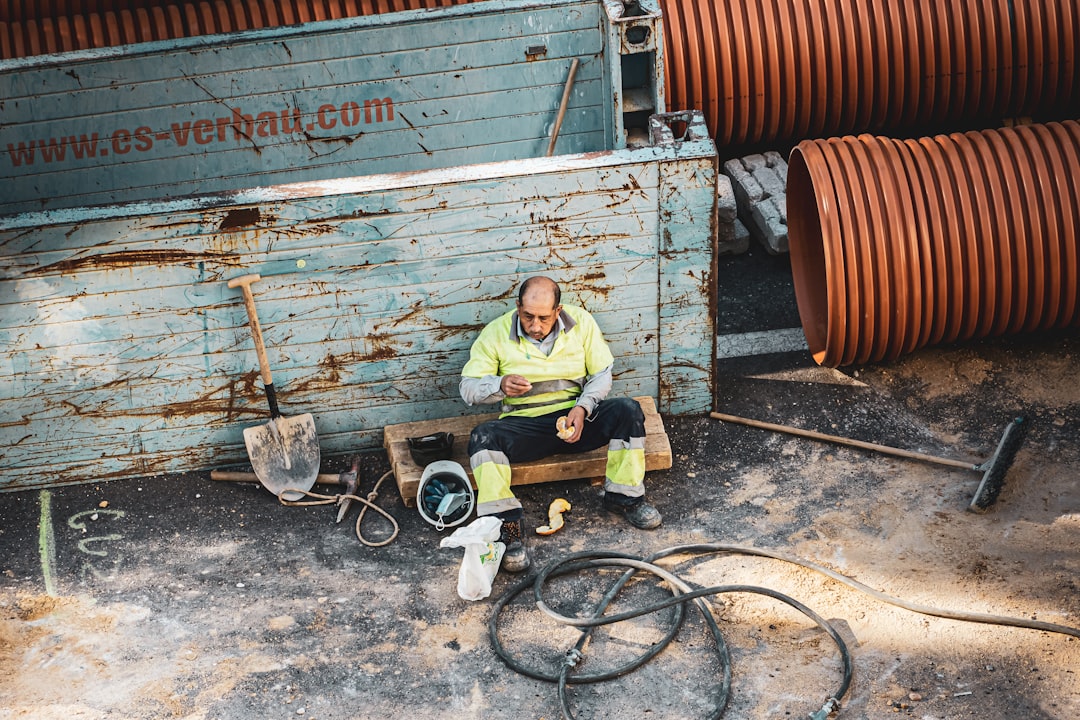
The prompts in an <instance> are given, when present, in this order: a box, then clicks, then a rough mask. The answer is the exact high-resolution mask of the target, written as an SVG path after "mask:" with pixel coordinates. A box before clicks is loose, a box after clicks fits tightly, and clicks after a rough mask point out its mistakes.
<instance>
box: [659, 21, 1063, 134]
mask: <svg viewBox="0 0 1080 720" xmlns="http://www.w3.org/2000/svg"><path fill="white" fill-rule="evenodd" d="M660 4H661V8H662V10H663V14H664V16H665V22H666V33H665V55H664V59H665V68H666V74H667V97H668V103H669V105H670V106H671V107H678V108H687V109H698V110H701V111H702V112H703V113H704V115H705V119H706V122H707V123H708V125H709V127H710V129H711V130H712V132H713V136H714V139H715V140H716V142H717V145H719V146H721V147H726V146H729V145H735V146H739V145H760V144H765V143H779V142H784V141H793V142H794V141H798V140H801V139H804V138H813V137H825V136H831V135H844V134H850V133H858V132H874V133H878V132H884V131H889V130H902V131H905V132H906V131H908V130H909V129H910V128H913V127H914V128H923V131H922V134H925V132H927V131H929V132H933V131H934V129H938V130H946V129H954V128H955V129H963V128H971V127H986V126H987V125H988V124H996V123H995V121H997V122H1000V120H1001V119H1003V118H1014V117H1030V116H1035V117H1039V116H1041V115H1044V114H1047V115H1049V116H1050V117H1047V118H1044V119H1058V118H1060V117H1061V115H1060V114H1058V111H1060V110H1061V109H1064V108H1075V107H1076V105H1077V104H1078V103H1080V87H1078V86H1080V82H1078V79H1077V74H1076V73H1077V64H1078V54H1080V40H1078V38H1080V8H1078V6H1077V3H1076V2H1075V0H882V1H880V2H867V1H866V0H811V1H810V2H807V1H806V0H723V2H718V1H717V0H660ZM1072 116H1074V114H1073V113H1066V115H1065V117H1072Z"/></svg>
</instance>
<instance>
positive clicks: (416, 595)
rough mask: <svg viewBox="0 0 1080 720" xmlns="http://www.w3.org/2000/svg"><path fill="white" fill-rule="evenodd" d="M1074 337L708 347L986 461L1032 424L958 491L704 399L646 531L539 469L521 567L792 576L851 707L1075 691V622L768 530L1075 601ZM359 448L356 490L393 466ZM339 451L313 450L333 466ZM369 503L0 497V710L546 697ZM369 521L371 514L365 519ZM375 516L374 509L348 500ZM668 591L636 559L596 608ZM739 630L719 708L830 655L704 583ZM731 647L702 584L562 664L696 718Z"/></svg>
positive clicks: (990, 703)
mask: <svg viewBox="0 0 1080 720" xmlns="http://www.w3.org/2000/svg"><path fill="white" fill-rule="evenodd" d="M1078 377H1080V349H1078V346H1077V340H1076V338H1074V337H1072V336H1071V335H1069V334H1053V335H1049V336H1037V337H1035V336H1027V337H1023V338H1013V339H1002V340H997V341H994V342H986V343H980V344H976V345H967V346H961V347H951V348H938V349H928V350H923V351H920V352H919V353H916V354H914V355H911V356H908V357H905V358H901V359H900V360H898V361H896V362H893V363H890V364H887V365H879V366H871V367H862V368H845V369H843V370H840V371H834V370H826V369H822V368H818V367H816V366H814V365H813V363H812V362H811V361H810V360H809V358H808V357H806V356H805V353H787V354H783V355H772V356H759V357H756V358H744V359H740V360H729V361H724V362H722V363H721V367H720V382H719V383H718V392H717V410H721V411H723V412H728V413H731V414H736V415H743V416H751V417H755V418H758V419H761V420H767V421H772V422H777V423H784V424H792V425H798V426H802V427H808V428H813V429H816V430H819V431H823V432H832V433H837V434H840V435H846V436H849V437H858V438H859V439H861V440H866V441H871V442H879V443H886V444H890V445H895V446H899V447H905V448H908V449H912V450H917V451H921V452H925V453H931V454H935V455H945V456H950V457H960V458H971V459H973V460H975V461H981V460H982V459H984V458H985V457H987V456H988V455H989V454H990V453H991V452H992V451H993V449H994V447H995V445H996V443H997V441H998V438H999V437H1000V436H1001V433H1002V430H1003V428H1004V426H1005V424H1006V423H1008V422H1009V421H1010V420H1011V419H1012V417H1014V416H1015V415H1017V414H1021V413H1022V414H1024V415H1025V416H1026V417H1028V418H1029V420H1030V423H1031V432H1030V434H1029V435H1028V438H1027V440H1026V442H1025V443H1024V445H1023V446H1022V448H1021V449H1020V451H1019V453H1018V454H1017V455H1016V458H1015V462H1014V464H1013V466H1012V467H1011V469H1010V471H1009V473H1008V475H1007V478H1006V484H1005V487H1004V490H1003V492H1002V494H1001V497H1000V498H999V500H998V501H997V503H995V504H994V505H993V507H992V508H991V509H990V510H989V511H988V512H987V513H984V514H975V513H971V512H968V511H967V509H966V508H967V505H968V503H969V501H970V499H971V497H972V495H973V493H974V491H975V489H976V487H977V485H978V482H979V480H980V478H981V475H980V474H979V473H977V472H973V471H970V470H966V469H953V468H947V467H942V466H938V465H933V464H930V463H924V462H919V461H913V460H906V459H900V458H894V457H890V456H886V455H883V454H879V453H872V452H867V451H864V450H858V449H852V448H847V447H843V446H839V445H834V444H829V443H822V442H817V441H813V440H807V439H802V438H797V437H793V436H790V435H785V434H781V433H774V432H770V431H765V430H760V429H755V428H749V427H743V426H739V425H734V424H730V423H724V422H720V421H718V420H715V419H711V418H708V417H680V418H667V419H666V422H667V427H668V431H669V434H670V437H671V441H672V445H673V450H674V453H675V464H674V467H673V468H672V469H671V470H670V471H666V472H657V473H651V474H650V476H649V477H648V479H647V482H648V487H649V495H650V498H651V500H652V501H653V503H654V504H655V505H656V506H657V507H658V508H659V509H660V510H661V511H662V512H663V513H664V517H665V522H664V525H663V527H661V528H660V529H659V530H656V531H654V532H642V531H637V530H634V529H632V528H630V527H628V526H626V525H625V524H623V523H622V522H621V521H620V520H618V519H616V518H614V517H611V516H607V515H604V514H603V512H602V511H601V510H600V509H599V501H598V498H597V496H596V492H595V489H594V488H592V487H590V485H589V484H588V482H584V481H582V482H565V483H552V484H549V485H541V486H530V487H528V488H524V489H522V490H521V492H520V493H519V494H520V495H521V497H522V498H523V500H524V502H525V503H526V506H527V508H528V509H527V513H528V514H527V518H526V521H527V523H528V524H529V525H530V526H536V525H540V524H543V523H544V521H545V520H546V518H545V516H544V509H545V508H546V506H547V504H548V503H549V502H550V501H551V500H552V499H553V498H555V497H558V496H562V497H565V498H567V499H568V500H569V501H570V502H571V504H572V505H573V509H572V510H571V511H570V512H569V513H568V514H567V515H566V526H565V527H564V528H563V529H562V530H560V531H559V532H558V533H556V534H554V535H552V536H549V537H546V538H539V537H534V538H533V539H532V540H531V544H530V548H531V552H532V554H533V557H534V564H535V567H543V566H545V565H547V564H548V563H550V562H553V561H556V560H559V559H561V558H564V557H566V555H567V554H569V553H574V552H581V551H587V550H588V551H606V552H619V553H630V554H633V555H636V556H642V557H645V556H650V555H652V554H654V553H658V552H660V551H662V550H664V549H667V548H673V547H677V546H683V545H688V544H698V543H712V544H720V545H723V546H725V551H722V552H701V553H698V552H681V553H676V554H674V555H673V556H671V557H668V558H665V559H663V560H660V561H658V564H659V565H661V566H663V567H664V568H665V569H667V570H668V571H670V572H674V573H676V574H677V575H678V576H679V577H680V578H682V579H683V580H684V581H685V582H688V583H691V584H693V585H695V586H701V587H711V586H717V585H752V586H758V587H764V588H767V589H768V590H770V591H775V592H779V593H785V594H787V595H789V596H791V597H792V598H794V599H795V600H797V601H798V602H800V603H803V604H805V605H806V606H808V607H809V608H810V609H812V610H813V611H815V612H816V613H818V614H819V615H820V616H821V617H822V618H824V619H825V620H827V621H828V622H829V623H830V624H831V625H832V626H833V627H834V628H835V629H836V631H837V632H838V633H839V635H840V637H841V638H842V639H843V640H844V642H845V643H846V645H847V648H848V650H849V652H850V655H851V660H852V665H853V675H852V682H851V686H850V689H849V690H848V692H847V693H846V695H845V696H844V697H843V698H841V709H840V710H839V712H838V713H837V714H836V715H834V717H838V718H872V719H876V718H892V717H896V716H897V715H900V716H904V717H914V718H921V719H923V720H929V719H931V718H933V719H946V718H948V719H952V718H982V719H986V718H991V719H993V718H1012V717H1023V718H1029V719H1036V720H1038V719H1043V718H1046V719H1050V718H1053V719H1055V720H1071V719H1073V718H1076V717H1080V677H1078V673H1080V640H1078V639H1077V638H1076V637H1071V636H1069V635H1067V634H1063V633H1055V632H1047V631H1042V630H1032V629H1027V628H1021V627H1009V626H1003V625H999V624H977V623H972V622H964V621H959V620H948V619H941V618H936V617H930V616H927V615H923V614H919V613H915V612H911V611H909V610H905V609H902V608H900V607H896V606H894V605H891V604H888V603H886V602H882V601H881V600H879V599H875V598H873V597H870V596H868V595H867V594H865V593H862V592H859V591H857V590H854V589H851V588H849V587H847V586H845V585H843V584H841V583H839V582H836V581H835V580H831V579H829V578H826V577H824V576H823V575H821V574H819V573H816V572H813V571H810V570H807V569H805V568H803V567H801V566H799V565H796V564H792V563H787V562H782V561H778V560H774V559H769V558H763V557H757V556H753V555H748V554H745V553H741V552H737V551H734V550H732V548H755V549H766V550H769V551H776V552H780V553H784V554H786V555H790V556H792V557H795V558H799V559H802V560H805V561H809V562H813V563H817V564H819V565H822V566H824V567H827V568H830V569H832V570H834V571H836V572H839V573H842V574H844V575H846V576H849V577H851V578H855V579H857V580H859V581H861V582H863V583H865V584H867V585H868V586H870V587H872V588H874V589H876V590H879V591H881V592H884V593H887V594H889V595H891V596H894V597H897V598H902V599H903V600H904V601H907V602H911V603H919V604H923V605H927V606H933V607H935V608H942V609H947V610H953V611H958V612H965V613H972V612H976V613H988V614H994V615H1001V616H1008V617H1011V618H1019V619H1025V620H1038V621H1043V622H1048V623H1055V624H1060V625H1064V626H1069V627H1072V628H1080V595H1078V593H1077V579H1078V577H1080V472H1078V470H1080V450H1078V446H1077V438H1078V437H1080V388H1078V383H1077V378H1078ZM385 463H386V460H385V457H384V456H383V455H381V454H380V453H368V454H365V455H363V463H362V467H361V471H362V477H363V481H362V484H361V490H363V491H365V492H366V491H367V490H369V489H370V488H371V486H372V485H373V483H374V482H375V480H376V479H377V478H378V477H379V476H380V475H382V474H383V472H384V471H385V470H386V464H385ZM346 464H347V459H346V458H334V459H330V460H328V462H327V464H326V465H325V466H324V470H329V471H340V470H343V469H344V468H345V466H346ZM378 503H379V504H380V505H381V506H382V507H385V508H387V509H388V510H389V511H390V512H391V513H392V514H393V515H394V516H395V517H396V518H397V519H398V520H399V522H400V524H401V534H400V536H399V537H398V538H397V539H396V540H395V541H394V542H393V543H391V544H389V545H387V546H386V547H382V548H370V547H365V546H364V545H362V544H360V543H359V542H358V541H357V539H356V537H355V536H354V535H353V528H352V523H353V521H354V519H355V516H356V510H355V508H354V510H353V513H352V515H351V516H350V517H349V519H348V520H347V521H346V522H345V523H343V524H341V525H335V524H334V516H335V514H336V511H335V509H334V508H332V507H308V508H288V507H283V506H281V505H279V504H278V503H277V502H276V500H275V499H274V498H273V497H272V496H270V495H269V494H268V493H267V492H266V491H265V490H263V489H262V488H260V487H259V486H256V485H247V484H236V483H220V482H211V481H210V480H209V478H208V476H207V475H206V474H204V473H203V474H197V473H193V474H188V475H176V476H166V477H154V478H143V479H138V480H130V481H116V482H110V483H106V484H101V485H83V486H73V487H57V488H54V489H52V490H50V491H45V492H37V491H35V492H19V493H7V494H3V495H0V551H2V552H0V718H3V719H5V720H6V719H8V718H11V719H15V718H18V719H20V720H21V719H23V718H35V719H41V720H50V719H52V718H57V719H60V718H64V719H69V718H70V719H73V720H97V719H99V718H109V719H112V718H131V719H132V720H135V719H142V718H184V719H187V720H209V719H211V718H220V719H222V720H228V719H233V718H238V719H241V718H242V719H247V718H260V719H262V718H295V717H304V718H308V719H310V718H317V719H319V720H333V719H338V718H375V717H423V718H446V719H455V720H457V719H462V718H544V719H547V720H551V719H553V718H559V717H561V712H560V702H559V695H558V688H557V685H556V684H555V683H553V682H550V681H547V680H542V679H535V678H533V677H530V676H527V675H526V674H522V673H520V672H516V671H515V670H513V669H511V668H510V667H508V666H507V665H506V664H505V663H504V662H503V660H502V659H500V657H499V656H498V655H497V654H496V653H495V652H494V650H493V647H492V643H491V641H490V638H489V627H488V626H489V622H490V621H491V620H492V617H493V607H494V599H495V598H497V597H499V596H501V595H502V594H503V593H504V592H506V591H507V590H508V589H509V588H511V587H512V585H513V584H514V583H515V581H516V580H517V578H515V577H512V576H507V575H506V574H500V575H499V576H498V577H497V578H496V580H495V588H494V594H493V595H492V597H491V598H489V599H487V600H483V601H479V602H466V601H463V600H461V599H460V598H458V596H457V593H456V589H455V585H456V579H457V572H458V566H459V563H460V558H461V552H460V551H459V550H448V549H440V548H439V546H438V545H439V540H440V538H441V537H443V536H445V535H446V534H447V532H443V533H441V534H440V533H438V532H436V531H435V529H434V528H432V527H431V526H429V525H427V524H426V523H425V522H424V521H423V520H422V519H421V518H420V517H419V515H418V514H417V513H416V512H415V511H412V510H407V509H406V508H405V507H404V505H403V504H402V503H401V501H400V499H399V498H398V497H397V493H396V489H395V488H394V486H393V484H392V482H388V483H387V484H385V485H384V490H383V492H382V493H381V496H380V497H379V498H378ZM369 522H370V524H369ZM364 530H365V534H366V535H368V536H371V537H379V536H380V534H381V533H385V531H386V528H385V526H381V525H380V524H379V521H377V520H370V521H368V520H365V526H364ZM620 572H621V570H617V569H612V570H598V569H589V570H586V571H583V572H577V573H573V574H568V575H564V576H560V577H558V578H555V579H553V580H552V581H551V582H550V583H549V584H548V585H547V586H546V587H545V590H544V598H545V602H547V603H548V605H550V606H551V607H552V608H554V609H556V610H558V611H559V612H563V613H567V614H581V615H588V614H591V612H592V608H593V607H595V603H596V602H598V601H599V599H600V597H601V596H602V595H603V593H604V592H605V591H606V589H607V588H608V587H610V584H611V583H612V582H613V581H614V580H615V579H616V578H617V577H618V575H619V574H620ZM666 597H670V592H669V591H668V590H667V586H666V585H665V584H663V583H659V582H655V581H653V580H652V579H648V578H644V577H639V578H638V579H635V580H634V581H633V582H631V583H630V585H629V586H628V587H627V588H626V590H625V592H624V593H623V594H622V595H620V596H619V598H618V599H617V600H616V602H615V604H614V606H613V608H612V610H613V611H618V610H625V609H628V608H631V607H636V606H639V605H643V604H647V603H651V602H656V601H658V600H661V599H663V598H666ZM708 605H709V607H710V609H711V612H713V613H714V614H715V616H716V617H717V618H718V626H719V628H720V630H721V632H722V637H723V640H724V643H725V644H726V646H727V647H728V649H729V651H730V656H731V673H732V683H731V693H730V699H729V701H728V703H727V707H726V709H725V712H724V714H723V717H725V718H739V719H742V718H746V719H756V718H762V719H764V718H770V719H773V718H787V717H791V718H805V717H807V714H808V713H811V712H815V711H817V710H818V709H819V708H820V707H821V706H822V704H823V703H824V702H825V700H826V699H827V698H828V697H830V695H832V694H833V693H835V692H836V690H837V688H838V687H839V685H840V683H841V677H842V676H841V661H840V655H839V651H838V649H837V647H836V645H835V644H834V643H833V641H832V640H831V639H830V638H829V636H828V635H826V634H825V633H824V632H822V631H821V630H820V629H818V628H817V627H816V626H815V625H814V623H813V622H812V621H810V620H809V619H807V617H806V616H804V615H803V614H802V613H800V612H798V611H796V610H795V609H793V608H792V607H790V606H789V605H787V604H784V603H783V602H781V601H778V600H776V599H774V598H772V597H768V596H765V595H760V594H755V593H750V592H732V593H725V594H723V595H717V596H712V597H710V598H709V599H708ZM672 612H673V611H670V610H667V611H662V612H658V613H655V614H652V615H648V616H645V617H642V618H638V619H635V620H630V621H627V622H623V623H618V624H615V625H611V626H606V627H603V628H600V629H598V630H596V631H595V633H594V635H593V637H592V638H591V639H590V641H589V642H588V644H587V645H586V646H585V653H584V654H585V659H584V662H583V663H582V664H581V665H580V666H579V667H578V668H577V670H576V672H578V673H586V674H598V673H604V672H607V671H609V670H611V669H613V668H616V667H619V666H621V665H623V664H624V663H627V662H628V661H630V660H632V659H633V658H635V657H637V656H638V655H640V654H641V653H642V652H644V651H645V650H647V649H648V648H649V647H651V646H652V644H653V643H655V642H657V641H658V640H659V639H660V638H661V637H663V635H664V634H665V633H666V632H667V629H668V627H669V623H670V622H671V617H672ZM497 619H498V624H497V628H498V637H499V639H500V641H501V642H502V643H503V645H504V646H505V647H506V648H507V649H508V651H509V652H510V653H511V654H512V656H513V657H514V658H515V662H519V663H522V664H524V665H526V666H527V667H530V668H533V669H534V672H536V673H539V674H540V675H549V676H554V675H556V674H557V673H558V671H559V667H560V663H561V661H562V658H563V655H564V652H565V651H566V650H567V649H568V648H570V647H571V646H573V644H574V642H575V641H576V639H577V637H578V631H576V630H574V629H573V628H571V627H568V626H566V625H561V624H559V623H556V622H555V621H553V620H552V619H551V618H550V617H549V616H548V615H546V614H545V613H543V612H541V611H540V610H539V609H537V606H536V604H535V602H534V599H533V595H532V590H531V589H528V590H526V591H525V592H523V593H522V594H520V595H519V596H517V598H516V599H514V600H513V601H512V602H509V603H508V604H507V606H506V608H505V609H504V610H503V611H502V612H501V613H500V614H499V615H498V616H497ZM722 675H723V672H722V663H721V660H720V654H719V652H718V650H717V646H716V644H715V643H714V642H713V640H712V638H711V636H710V634H709V632H708V629H707V627H706V624H705V622H704V621H703V619H702V616H701V615H700V614H699V613H698V612H697V611H696V610H694V609H693V608H690V609H688V610H687V613H686V618H685V620H684V622H683V624H682V626H681V628H678V629H677V633H676V636H675V639H674V641H673V642H672V643H670V644H669V645H668V646H667V647H666V648H664V649H663V651H662V652H660V653H659V655H658V656H657V657H656V658H654V659H653V660H652V661H650V662H648V663H646V664H645V665H644V666H643V667H641V668H640V669H637V670H635V671H634V672H632V673H629V674H627V675H625V676H623V677H620V678H617V679H614V680H611V681H606V682H596V683H589V684H576V685H573V686H571V687H570V688H569V691H568V698H569V703H570V706H571V708H572V710H573V712H574V714H575V716H576V717H578V718H581V719H585V718H624V717H648V718H657V719H660V718H706V717H713V716H715V715H716V713H717V711H718V707H717V703H718V702H719V700H718V698H719V697H720V690H721V688H720V684H721V683H720V678H721V677H722Z"/></svg>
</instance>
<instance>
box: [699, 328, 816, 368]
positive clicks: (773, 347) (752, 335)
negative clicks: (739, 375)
mask: <svg viewBox="0 0 1080 720" xmlns="http://www.w3.org/2000/svg"><path fill="white" fill-rule="evenodd" d="M808 349H809V346H808V345H807V344H806V336H805V335H804V334H803V330H802V328H785V329H782V330H764V331H759V332H747V333H733V334H731V335H717V336H716V358H717V359H718V360H723V359H726V358H739V357H749V356H752V355H767V354H769V353H785V352H799V351H803V350H808Z"/></svg>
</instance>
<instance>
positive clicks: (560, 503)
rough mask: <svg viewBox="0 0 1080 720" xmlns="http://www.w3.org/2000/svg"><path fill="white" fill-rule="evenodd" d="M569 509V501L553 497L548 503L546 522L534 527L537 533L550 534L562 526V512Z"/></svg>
mask: <svg viewBox="0 0 1080 720" xmlns="http://www.w3.org/2000/svg"><path fill="white" fill-rule="evenodd" d="M569 510H570V502H569V501H567V500H566V499H565V498H555V499H554V500H552V501H551V504H550V505H548V524H547V525H542V526H540V527H538V528H536V534H537V535H552V534H554V532H555V531H556V530H558V529H559V528H561V527H562V526H563V516H562V514H563V513H564V512H568V511H569Z"/></svg>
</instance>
